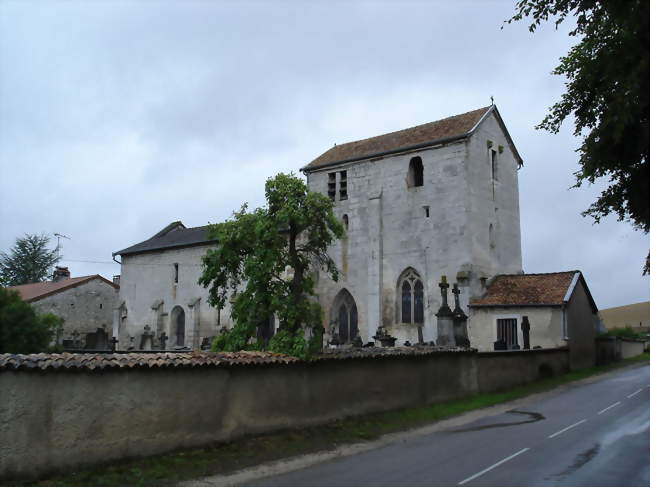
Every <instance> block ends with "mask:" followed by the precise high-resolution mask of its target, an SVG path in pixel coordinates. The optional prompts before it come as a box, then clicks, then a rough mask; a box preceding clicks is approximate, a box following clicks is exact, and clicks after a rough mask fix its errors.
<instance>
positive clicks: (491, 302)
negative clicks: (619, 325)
mask: <svg viewBox="0 0 650 487" xmlns="http://www.w3.org/2000/svg"><path fill="white" fill-rule="evenodd" d="M578 281H581V282H582V285H583V287H584V289H585V292H586V293H587V297H588V298H589V301H590V303H591V306H592V308H593V310H594V312H597V311H598V308H597V307H596V304H595V303H594V300H593V298H592V297H591V293H590V292H589V288H588V287H587V283H586V282H585V280H584V277H583V276H582V273H581V272H580V271H566V272H551V273H547V274H509V275H498V276H495V277H494V279H493V280H492V282H490V284H489V285H488V288H487V291H486V292H485V294H484V295H483V296H482V297H481V298H478V299H473V300H472V301H471V302H470V306H471V307H473V308H478V307H507V306H562V305H564V304H566V303H567V302H568V301H569V299H571V295H572V294H573V290H574V289H575V286H576V284H577V283H578Z"/></svg>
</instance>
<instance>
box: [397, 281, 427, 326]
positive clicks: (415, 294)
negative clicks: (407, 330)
mask: <svg viewBox="0 0 650 487" xmlns="http://www.w3.org/2000/svg"><path fill="white" fill-rule="evenodd" d="M399 282H400V285H399V288H398V289H399V292H400V293H401V299H400V321H401V322H402V323H416V324H422V323H424V286H423V285H422V280H421V279H420V276H419V275H418V273H417V272H415V270H413V269H407V270H406V271H405V272H404V273H403V276H402V278H401V279H400V281H399Z"/></svg>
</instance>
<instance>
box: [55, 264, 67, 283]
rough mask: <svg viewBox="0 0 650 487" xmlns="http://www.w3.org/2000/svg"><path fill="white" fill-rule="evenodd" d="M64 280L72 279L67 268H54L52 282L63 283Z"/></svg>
mask: <svg viewBox="0 0 650 487" xmlns="http://www.w3.org/2000/svg"><path fill="white" fill-rule="evenodd" d="M64 279H70V271H69V270H68V268H67V267H59V266H56V267H55V268H54V274H52V280H53V281H54V282H59V281H63V280H64Z"/></svg>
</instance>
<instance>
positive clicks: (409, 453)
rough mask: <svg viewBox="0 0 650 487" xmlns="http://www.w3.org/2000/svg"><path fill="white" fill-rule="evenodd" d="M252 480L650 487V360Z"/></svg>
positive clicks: (394, 486)
mask: <svg viewBox="0 0 650 487" xmlns="http://www.w3.org/2000/svg"><path fill="white" fill-rule="evenodd" d="M245 485H247V486H250V487H253V486H255V487H281V486H282V487H283V486H291V487H300V486H309V487H318V486H328V487H330V486H331V487H334V486H341V487H352V486H366V485H367V486H372V487H382V486H385V487H402V486H403V487H407V486H427V487H434V486H455V485H463V486H468V487H479V486H500V487H501V486H526V487H534V486H550V485H567V486H571V487H580V486H588V487H601V486H602V487H605V486H606V487H612V486H624V487H650V366H643V367H640V368H635V369H627V370H625V371H622V372H620V373H617V374H615V375H609V376H607V377H605V378H603V379H602V380H598V381H595V382H591V383H583V384H577V385H575V386H573V387H570V388H568V389H566V390H564V391H562V392H559V393H557V394H551V395H550V396H545V397H543V398H541V399H539V400H537V401H533V402H531V403H529V404H527V405H526V407H525V408H521V410H511V411H508V412H506V413H503V414H498V415H494V416H489V417H484V418H482V419H480V420H477V421H474V422H471V423H468V424H465V425H462V426H460V427H457V428H451V429H447V430H443V431H439V432H436V433H432V434H428V435H420V436H418V435H414V436H412V437H407V438H405V439H403V440H402V441H400V442H399V443H395V444H391V445H388V446H384V447H382V448H378V449H375V450H370V451H366V452H363V453H360V454H357V455H352V456H346V457H343V458H338V459H336V460H332V461H328V462H324V463H320V464H317V465H314V466H311V467H309V468H305V469H302V470H296V471H293V472H289V473H285V474H282V475H277V476H273V477H267V478H262V479H258V480H255V481H253V482H249V483H247V484H245Z"/></svg>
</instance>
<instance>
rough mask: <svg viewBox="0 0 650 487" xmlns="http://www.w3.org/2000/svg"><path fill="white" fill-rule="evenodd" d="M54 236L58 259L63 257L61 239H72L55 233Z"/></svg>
mask: <svg viewBox="0 0 650 487" xmlns="http://www.w3.org/2000/svg"><path fill="white" fill-rule="evenodd" d="M54 236H55V237H56V256H57V258H59V257H61V239H62V238H67V239H68V240H72V239H71V238H70V237H68V236H67V235H62V234H60V233H56V232H55V233H54Z"/></svg>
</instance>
